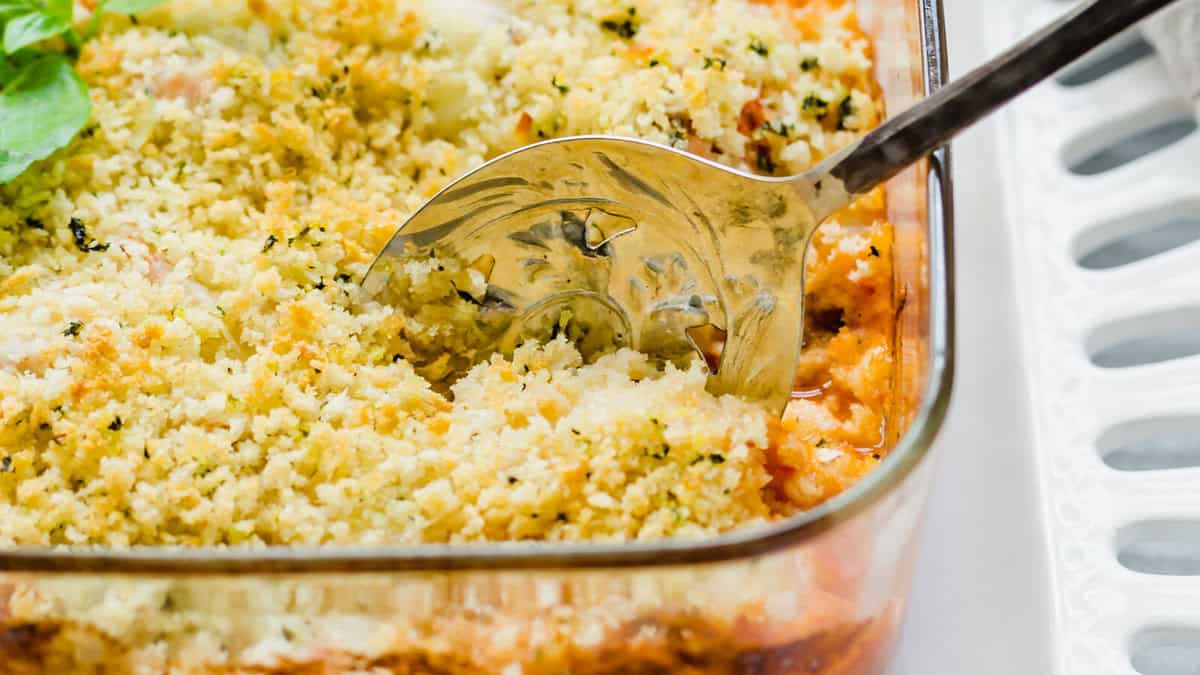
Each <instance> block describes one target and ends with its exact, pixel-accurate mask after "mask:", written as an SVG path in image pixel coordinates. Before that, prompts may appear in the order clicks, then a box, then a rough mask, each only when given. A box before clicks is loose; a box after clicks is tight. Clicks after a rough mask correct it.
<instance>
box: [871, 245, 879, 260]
mask: <svg viewBox="0 0 1200 675" xmlns="http://www.w3.org/2000/svg"><path fill="white" fill-rule="evenodd" d="M871 257H873V258H878V257H879V249H877V248H875V245H874V244H872V245H871Z"/></svg>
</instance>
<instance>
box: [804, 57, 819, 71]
mask: <svg viewBox="0 0 1200 675" xmlns="http://www.w3.org/2000/svg"><path fill="white" fill-rule="evenodd" d="M820 67H821V62H820V61H819V60H818V59H817V57H815V56H810V57H808V58H806V59H802V60H801V61H800V70H803V71H804V72H806V73H807V72H808V71H810V70H816V69H817V68H820Z"/></svg>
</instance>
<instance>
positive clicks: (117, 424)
mask: <svg viewBox="0 0 1200 675" xmlns="http://www.w3.org/2000/svg"><path fill="white" fill-rule="evenodd" d="M123 426H125V423H124V422H122V421H121V416H120V415H117V416H116V417H114V418H113V421H112V422H109V423H108V430H109V431H120V430H121V427H123Z"/></svg>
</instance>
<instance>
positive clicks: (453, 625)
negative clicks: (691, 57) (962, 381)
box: [0, 2, 950, 673]
mask: <svg viewBox="0 0 1200 675" xmlns="http://www.w3.org/2000/svg"><path fill="white" fill-rule="evenodd" d="M859 10H860V15H861V20H862V23H863V26H864V28H866V30H867V31H868V32H869V33H870V34H871V35H872V37H873V38H874V40H875V45H876V49H877V50H878V53H879V55H880V56H879V58H878V59H877V61H878V62H880V63H885V64H886V67H885V68H881V69H880V71H879V72H878V73H877V79H878V80H879V81H880V82H881V84H882V86H883V88H884V92H885V96H886V99H887V105H888V109H889V111H891V112H892V113H893V114H894V113H895V112H897V111H899V110H901V109H903V108H904V107H905V104H906V102H911V100H913V98H914V97H915V96H917V95H919V94H920V93H921V92H923V91H928V89H929V88H931V87H935V86H937V85H938V83H939V82H940V77H941V73H942V67H943V64H942V59H941V42H940V39H941V36H940V24H939V22H940V15H939V13H938V7H937V5H936V4H935V3H928V4H925V5H923V6H922V7H921V8H920V11H919V12H918V11H916V8H913V7H898V6H895V3H887V2H880V3H878V4H877V5H876V3H868V2H862V3H859ZM889 30H890V31H892V32H888V31H889ZM922 55H924V56H922ZM943 162H944V157H941V156H939V157H935V158H934V159H933V160H932V161H931V162H930V163H929V164H928V165H927V166H923V167H918V168H917V169H914V170H912V171H910V172H908V173H906V174H904V175H902V176H901V177H900V178H898V179H896V180H895V181H893V182H892V183H891V184H890V185H889V187H888V209H889V218H890V220H891V221H892V222H893V223H894V225H895V228H896V229H895V237H896V248H895V253H894V257H895V267H896V275H897V276H896V280H895V281H896V283H895V284H894V285H895V288H896V289H897V291H896V292H897V303H896V304H897V306H898V307H899V308H900V310H899V313H898V317H897V321H896V331H897V335H896V344H897V366H896V371H895V375H894V396H893V400H894V401H895V402H896V404H895V405H896V410H894V411H893V413H892V415H891V416H890V419H891V425H890V429H889V433H890V434H891V436H892V438H894V439H899V440H898V441H897V442H896V445H895V450H894V451H893V452H892V453H891V454H890V455H888V457H887V458H886V459H885V460H884V461H882V462H881V464H880V466H879V467H878V468H877V469H876V470H874V471H872V472H871V473H869V474H868V475H867V476H866V477H865V478H864V479H862V480H861V481H860V482H859V483H858V484H856V485H854V486H853V487H851V488H850V489H848V490H847V491H846V492H844V493H842V494H841V495H839V496H837V497H835V498H833V499H831V500H829V501H827V502H825V503H824V504H822V505H820V506H817V507H815V508H813V509H811V510H809V511H807V512H804V513H802V514H799V515H796V516H793V517H791V518H788V519H786V520H783V521H780V522H777V523H775V524H772V525H769V526H766V527H764V528H761V529H755V530H745V531H735V532H733V533H730V534H726V535H722V536H720V537H716V538H713V539H706V540H701V541H699V542H695V543H688V542H681V541H665V542H662V543H642V542H639V543H636V544H624V545H611V544H526V543H521V544H516V543H514V544H492V545H453V546H439V545H429V546H422V547H407V548H406V547H399V546H394V547H326V548H311V549H304V548H287V549H283V548H259V549H249V550H229V549H204V548H201V549H188V550H169V549H161V548H160V549H134V550H127V551H87V550H73V551H65V550H46V549H15V550H8V551H4V552H0V566H2V567H3V568H4V569H6V570H8V573H7V575H6V579H5V580H4V581H5V588H6V589H7V591H6V594H5V595H6V597H5V600H4V603H3V605H0V608H2V609H0V617H5V618H6V623H5V625H4V626H5V627H4V632H3V633H2V634H0V635H2V639H0V649H3V650H5V651H6V653H5V654H4V656H5V657H6V659H5V662H6V663H8V664H12V665H11V667H12V668H14V669H22V668H24V669H27V670H30V671H31V672H39V671H38V669H42V670H49V671H52V672H95V671H99V670H101V669H104V670H105V671H106V672H112V671H116V672H122V671H138V670H149V671H151V672H154V671H163V670H172V669H174V670H180V671H187V670H189V669H204V672H213V671H214V670H216V671H220V670H225V671H228V672H296V671H303V670H306V669H307V670H317V671H321V672H329V671H333V672H341V671H358V670H366V671H371V670H383V671H384V672H388V671H391V672H481V671H482V672H562V671H564V670H565V671H569V672H637V671H646V670H652V671H656V672H662V671H665V672H676V671H691V672H827V673H834V672H846V673H850V672H864V673H866V672H875V671H877V670H878V669H879V668H880V667H882V665H881V664H882V663H883V660H884V659H885V658H886V652H887V647H888V644H889V642H890V636H891V635H892V633H893V631H894V628H895V625H896V620H897V617H898V614H899V612H900V609H901V607H902V599H903V596H904V594H905V592H906V587H907V579H908V576H909V575H908V569H907V568H908V565H909V564H910V563H911V544H912V540H913V533H914V530H915V524H916V520H917V517H918V515H919V512H920V508H921V505H922V502H923V497H924V492H925V482H926V480H927V474H928V463H927V462H922V461H921V460H922V459H923V457H924V456H925V454H926V452H927V450H928V446H929V443H930V442H931V440H932V437H933V434H934V433H935V432H936V429H937V426H938V424H939V423H940V420H941V416H942V414H943V412H944V408H945V403H946V397H947V394H948V386H949V372H950V370H949V354H950V352H949V345H950V335H949V325H950V324H949V276H948V268H947V266H946V262H947V261H946V250H945V248H944V245H945V231H944V227H945V226H946V222H945V220H944V218H945V213H944V210H945V208H946V205H947V203H948V194H947V193H946V192H945V190H944V189H943V187H944V185H943V183H942V176H943V172H944V168H945V167H944V164H943ZM0 597H4V596H0ZM114 635H119V636H121V637H120V639H114V638H113V636H114ZM18 672H20V671H19V670H18Z"/></svg>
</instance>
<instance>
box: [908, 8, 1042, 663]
mask: <svg viewBox="0 0 1200 675" xmlns="http://www.w3.org/2000/svg"><path fill="white" fill-rule="evenodd" d="M985 1H987V0H945V3H946V22H947V38H948V42H949V55H950V66H951V76H952V77H954V76H956V75H958V74H961V73H963V72H965V71H966V70H967V69H969V68H970V67H972V66H974V65H976V64H978V63H980V62H981V61H982V60H983V59H984V58H986V57H987V54H986V53H985V52H984V50H985V47H984V45H983V44H982V43H983V40H982V39H980V36H981V34H982V31H983V30H984V26H983V22H982V18H981V11H980V10H981V5H982V3H983V2H985ZM996 124H997V122H996V121H995V120H992V121H988V122H984V123H982V124H980V125H979V126H977V127H975V128H974V129H972V130H970V131H968V132H967V133H966V134H965V135H963V136H962V137H960V139H959V140H957V141H955V142H954V144H953V146H952V153H953V156H952V161H953V162H954V167H953V171H954V196H955V201H956V208H955V212H956V213H955V221H956V232H955V237H956V242H955V246H954V252H955V257H956V260H955V271H956V285H957V293H958V302H957V313H958V317H957V329H958V335H957V346H956V349H957V371H956V375H955V385H954V397H953V400H952V403H951V409H950V414H949V418H948V420H947V423H946V425H945V427H944V429H943V431H942V434H941V437H940V439H939V441H938V444H939V445H938V451H937V455H936V457H935V461H936V462H937V470H936V478H935V480H934V490H933V494H932V496H931V498H930V502H929V511H928V514H927V516H926V521H925V529H924V532H923V535H922V536H923V539H922V543H921V551H920V555H919V561H918V566H917V577H916V581H915V585H914V588H913V596H912V599H911V601H910V604H909V607H908V615H907V619H906V622H905V626H904V628H903V630H902V634H901V639H900V646H899V651H898V653H897V658H896V662H895V664H894V666H893V668H892V670H891V671H890V672H891V673H893V674H894V675H941V674H943V673H947V674H954V675H958V674H963V675H1043V674H1044V675H1049V674H1050V673H1052V672H1053V671H1054V667H1053V664H1054V662H1055V661H1054V656H1053V651H1052V639H1051V635H1052V631H1053V624H1052V618H1051V614H1050V612H1051V611H1052V610H1051V607H1052V605H1051V603H1050V601H1049V598H1050V594H1049V583H1050V582H1049V579H1048V576H1049V566H1048V565H1047V562H1046V560H1047V558H1046V540H1045V531H1044V529H1043V527H1042V517H1041V514H1040V511H1041V509H1042V500H1041V495H1040V491H1039V487H1038V481H1037V476H1036V474H1035V471H1034V469H1035V466H1034V461H1033V457H1032V454H1031V453H1032V448H1031V444H1030V442H1029V437H1030V434H1029V415H1028V411H1027V407H1028V405H1029V404H1028V400H1027V397H1026V395H1025V391H1026V386H1027V384H1026V382H1025V381H1024V378H1023V376H1022V373H1023V367H1022V365H1021V363H1020V358H1021V354H1020V351H1021V350H1020V345H1019V343H1018V341H1017V339H1016V335H1015V332H1014V326H1016V325H1017V322H1016V308H1015V300H1014V296H1013V291H1012V284H1011V276H1012V273H1013V271H1012V260H1011V249H1010V241H1009V235H1008V232H1007V230H1006V225H1005V219H1004V217H1003V214H1002V209H1003V195H1002V191H1001V190H1000V189H999V188H998V187H997V186H998V180H999V172H998V171H997V170H996V168H995V162H994V158H995V157H996V152H997V148H996V147H995V146H996V134H995V127H996Z"/></svg>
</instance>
